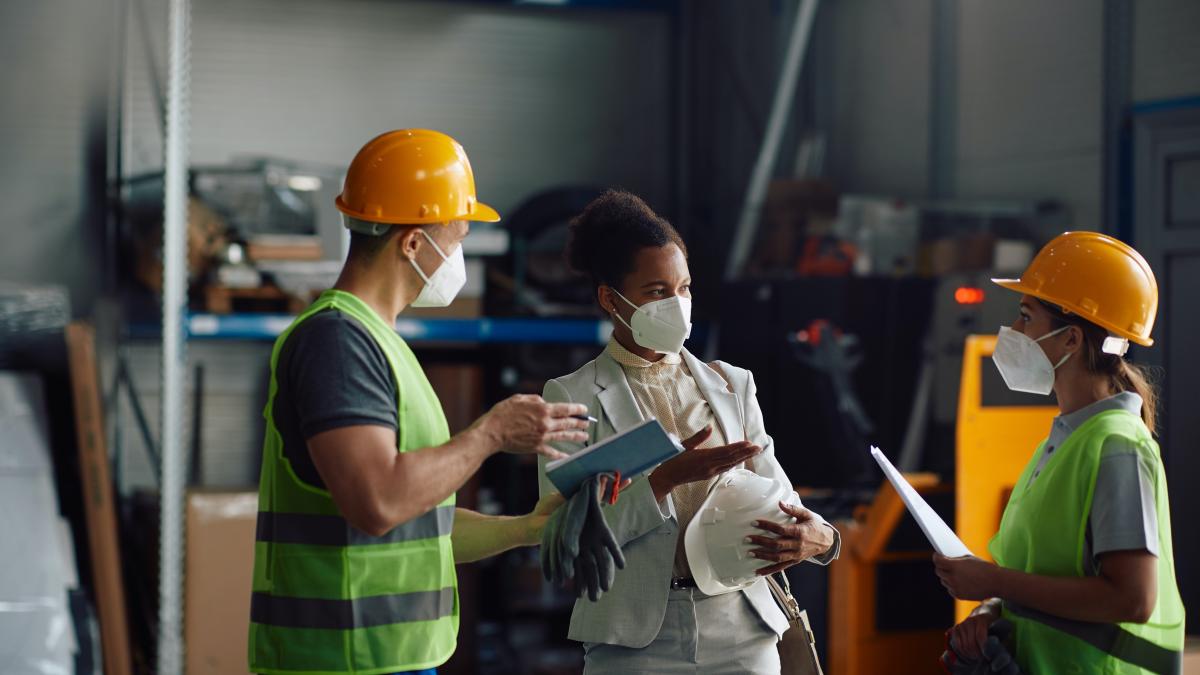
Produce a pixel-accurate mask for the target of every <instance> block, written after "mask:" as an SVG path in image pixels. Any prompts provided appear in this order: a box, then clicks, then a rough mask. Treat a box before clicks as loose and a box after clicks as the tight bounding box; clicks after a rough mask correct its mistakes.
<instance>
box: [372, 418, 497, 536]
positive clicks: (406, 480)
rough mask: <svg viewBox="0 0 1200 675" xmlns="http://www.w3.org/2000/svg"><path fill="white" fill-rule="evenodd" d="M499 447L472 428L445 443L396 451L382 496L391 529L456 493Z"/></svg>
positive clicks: (483, 432)
mask: <svg viewBox="0 0 1200 675" xmlns="http://www.w3.org/2000/svg"><path fill="white" fill-rule="evenodd" d="M497 449H498V443H497V442H496V441H495V440H494V439H493V438H492V437H491V436H489V435H488V434H487V433H486V432H485V431H483V430H481V429H480V428H478V427H472V428H470V429H468V430H466V431H464V432H462V433H460V434H458V435H456V436H454V437H453V438H451V439H450V440H449V441H447V442H446V443H444V444H442V445H439V446H435V447H432V448H424V449H422V450H416V451H413V452H403V453H397V454H396V456H395V458H394V459H393V462H392V466H391V480H389V481H388V483H389V484H388V485H387V486H386V487H385V489H384V490H383V491H382V494H381V495H380V496H381V497H382V498H383V500H384V502H385V504H384V512H385V513H386V514H387V520H388V521H389V527H388V529H391V527H395V526H396V525H399V524H401V523H404V522H407V521H409V520H411V519H413V518H415V517H417V516H419V515H421V514H422V513H425V512H427V511H429V510H430V509H433V508H434V507H435V506H437V505H438V504H440V503H442V501H443V500H445V499H446V498H447V497H449V496H450V495H451V494H453V493H455V492H457V491H458V489H459V488H461V487H462V486H463V484H465V483H466V482H467V480H468V479H470V478H471V476H473V475H475V472H476V471H478V470H479V467H480V466H482V465H483V462H484V460H485V459H487V458H488V457H490V456H492V455H493V454H494V453H495V452H496V451H497Z"/></svg>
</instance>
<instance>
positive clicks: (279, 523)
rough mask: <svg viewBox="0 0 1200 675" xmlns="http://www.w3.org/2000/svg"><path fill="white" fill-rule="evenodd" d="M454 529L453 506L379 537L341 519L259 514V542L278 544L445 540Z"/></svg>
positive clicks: (261, 512) (329, 544) (427, 514)
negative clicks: (434, 538)
mask: <svg viewBox="0 0 1200 675" xmlns="http://www.w3.org/2000/svg"><path fill="white" fill-rule="evenodd" d="M453 525H454V507H453V506H439V507H437V508H435V509H434V510H432V511H430V512H428V513H426V514H424V515H421V516H418V517H416V518H413V519H412V520H410V521H408V522H406V523H402V524H400V525H397V526H396V527H395V528H393V529H392V530H391V531H390V532H388V533H387V534H384V535H382V536H379V537H374V536H371V535H369V534H367V533H365V532H363V531H362V530H359V529H357V528H355V527H354V526H352V525H350V523H347V522H346V519H345V518H342V517H341V516H328V515H320V514H312V513H272V512H270V511H260V512H259V514H258V530H257V534H256V539H257V540H258V541H266V542H272V543H275V544H310V545H313V546H370V545H372V544H396V543H399V542H402V541H416V540H418V539H429V538H432V537H442V536H446V535H449V534H450V530H451V527H452V526H453Z"/></svg>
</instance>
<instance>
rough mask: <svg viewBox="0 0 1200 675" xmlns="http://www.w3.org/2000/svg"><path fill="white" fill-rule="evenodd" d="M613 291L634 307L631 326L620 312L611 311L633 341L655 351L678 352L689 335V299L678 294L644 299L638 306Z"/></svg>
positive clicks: (690, 304) (690, 311)
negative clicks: (656, 298) (644, 302)
mask: <svg viewBox="0 0 1200 675" xmlns="http://www.w3.org/2000/svg"><path fill="white" fill-rule="evenodd" d="M613 293H616V294H617V297H619V298H621V299H622V300H624V301H625V302H628V303H629V306H630V307H633V308H634V312H633V317H632V318H631V319H630V321H631V322H632V324H633V325H630V324H629V323H625V319H622V318H621V315H620V314H618V313H616V312H613V316H616V317H617V320H618V321H620V322H621V323H623V324H625V327H626V328H628V329H629V330H630V331H631V332H633V341H634V342H636V343H638V344H639V345H641V346H643V347H645V348H646V349H653V350H654V351H655V352H658V353H659V354H678V353H679V351H680V350H681V349H683V343H684V341H685V340H687V339H688V336H690V335H691V334H692V301H691V299H690V298H685V297H683V296H680V295H674V296H671V297H669V298H663V299H662V300H655V301H654V302H648V303H646V304H644V305H642V306H641V307H638V306H637V305H635V304H633V303H632V302H629V299H628V298H626V297H625V296H623V295H621V293H620V292H619V291H617V289H615V288H614V289H613Z"/></svg>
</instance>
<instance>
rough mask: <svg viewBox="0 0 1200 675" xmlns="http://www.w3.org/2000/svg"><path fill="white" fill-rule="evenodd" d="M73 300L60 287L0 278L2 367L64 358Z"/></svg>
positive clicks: (0, 352) (29, 365)
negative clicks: (34, 284) (65, 336)
mask: <svg viewBox="0 0 1200 675" xmlns="http://www.w3.org/2000/svg"><path fill="white" fill-rule="evenodd" d="M70 320H71V303H70V300H69V298H68V296H67V290H66V289H65V288H63V287H61V286H30V285H26V284H15V283H11V282H6V281H0V368H30V367H32V366H31V363H32V364H38V363H47V362H51V363H53V362H56V361H61V360H62V357H61V353H62V332H63V328H64V327H65V326H66V325H67V322H68V321H70Z"/></svg>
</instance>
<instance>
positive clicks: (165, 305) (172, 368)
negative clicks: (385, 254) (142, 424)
mask: <svg viewBox="0 0 1200 675" xmlns="http://www.w3.org/2000/svg"><path fill="white" fill-rule="evenodd" d="M169 6H170V18H169V26H168V38H167V48H168V55H167V58H168V63H167V101H166V103H167V111H166V113H167V114H166V118H167V119H166V121H167V124H166V139H165V140H164V143H163V146H164V152H165V157H164V160H163V169H164V198H163V202H164V204H163V289H162V426H161V436H162V478H161V480H160V481H159V485H160V486H161V489H162V495H161V499H162V503H161V505H160V515H161V520H160V525H161V534H160V537H159V584H158V602H159V605H158V672H159V673H160V674H162V675H176V674H177V673H182V672H183V649H184V645H183V552H184V520H183V499H184V495H183V490H184V487H185V486H184V483H185V471H186V467H187V458H186V457H185V454H186V447H187V446H186V445H185V443H184V440H185V439H184V435H185V429H184V424H183V418H184V407H185V400H184V397H185V395H186V390H187V388H186V386H185V384H186V373H187V335H186V332H185V330H184V321H185V320H186V316H187V315H186V311H187V280H188V269H187V198H188V194H187V193H188V186H187V183H188V125H189V108H190V106H191V101H190V97H189V84H190V83H189V76H190V68H189V60H190V48H191V44H190V43H191V26H190V24H191V3H190V0H170V5H169Z"/></svg>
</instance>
